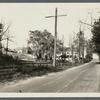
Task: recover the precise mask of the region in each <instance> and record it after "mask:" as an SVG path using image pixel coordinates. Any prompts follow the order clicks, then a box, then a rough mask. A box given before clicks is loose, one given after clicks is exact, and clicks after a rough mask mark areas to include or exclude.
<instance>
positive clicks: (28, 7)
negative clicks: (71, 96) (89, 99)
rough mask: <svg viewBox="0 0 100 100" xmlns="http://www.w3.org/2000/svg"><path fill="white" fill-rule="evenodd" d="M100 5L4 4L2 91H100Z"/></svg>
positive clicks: (0, 18)
mask: <svg viewBox="0 0 100 100" xmlns="http://www.w3.org/2000/svg"><path fill="white" fill-rule="evenodd" d="M99 92H100V3H0V93H99Z"/></svg>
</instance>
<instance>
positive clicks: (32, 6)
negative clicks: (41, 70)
mask: <svg viewBox="0 0 100 100" xmlns="http://www.w3.org/2000/svg"><path fill="white" fill-rule="evenodd" d="M56 7H57V8H58V15H62V14H67V16H64V17H59V18H58V30H57V33H58V38H60V39H62V37H63V36H64V45H66V46H68V42H69V36H70V35H71V34H73V32H76V33H77V32H78V30H79V22H78V21H79V19H81V20H83V21H84V20H85V19H86V18H87V23H91V20H90V19H91V17H90V14H89V13H91V12H92V11H93V18H98V17H99V16H100V13H97V12H99V11H100V10H99V8H100V3H15V4H14V3H6V4H5V3H4V4H3V3H1V4H0V20H1V21H3V23H7V24H9V23H12V24H11V27H10V33H11V34H12V35H13V36H14V37H15V38H14V41H15V44H14V43H10V48H15V47H22V46H23V45H24V46H26V43H27V42H26V40H27V39H28V32H29V30H32V31H35V30H40V31H43V30H44V29H47V30H48V31H49V32H51V33H52V35H54V22H55V21H54V18H45V16H49V15H55V8H56ZM7 24H6V25H7ZM85 29H86V27H85ZM85 37H86V38H89V37H90V32H89V31H87V29H86V31H85Z"/></svg>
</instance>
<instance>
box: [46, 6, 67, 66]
mask: <svg viewBox="0 0 100 100" xmlns="http://www.w3.org/2000/svg"><path fill="white" fill-rule="evenodd" d="M63 16H67V15H57V8H56V9H55V16H46V17H45V18H52V17H54V18H55V36H54V57H53V66H54V67H55V66H56V42H57V17H63Z"/></svg>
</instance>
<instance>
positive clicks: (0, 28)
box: [0, 23, 11, 54]
mask: <svg viewBox="0 0 100 100" xmlns="http://www.w3.org/2000/svg"><path fill="white" fill-rule="evenodd" d="M10 26H11V24H9V25H5V24H3V23H0V53H1V54H2V48H3V46H2V41H3V40H5V39H7V38H5V36H6V33H7V32H8V31H9V28H10Z"/></svg>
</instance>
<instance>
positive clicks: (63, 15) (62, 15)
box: [45, 15, 67, 18]
mask: <svg viewBox="0 0 100 100" xmlns="http://www.w3.org/2000/svg"><path fill="white" fill-rule="evenodd" d="M62 16H67V15H57V17H62ZM51 17H55V16H46V17H45V18H51Z"/></svg>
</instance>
